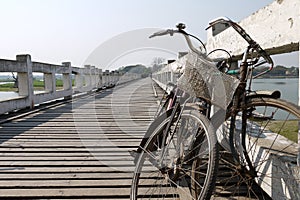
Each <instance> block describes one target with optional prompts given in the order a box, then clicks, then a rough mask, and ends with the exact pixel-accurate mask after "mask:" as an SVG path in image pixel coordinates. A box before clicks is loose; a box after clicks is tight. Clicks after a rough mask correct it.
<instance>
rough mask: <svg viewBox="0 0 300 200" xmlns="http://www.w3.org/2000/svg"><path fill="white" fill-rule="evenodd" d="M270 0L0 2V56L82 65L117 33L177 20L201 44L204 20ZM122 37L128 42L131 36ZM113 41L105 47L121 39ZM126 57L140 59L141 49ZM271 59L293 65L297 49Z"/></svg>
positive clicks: (235, 15) (238, 15)
mask: <svg viewBox="0 0 300 200" xmlns="http://www.w3.org/2000/svg"><path fill="white" fill-rule="evenodd" d="M272 1H273V0H251V1H241V0H229V1H224V0H210V1H201V0H187V1H179V0H109V1H107V0H26V1H24V0H0V24H1V33H0V34H1V37H0V44H1V47H0V58H1V59H12V60H13V59H15V56H16V55H18V54H30V55H31V58H32V60H33V61H39V62H46V63H53V64H60V63H62V62H65V61H71V63H72V66H83V65H84V64H89V63H87V61H89V60H91V59H90V58H91V57H93V56H94V57H95V56H98V59H100V57H101V56H100V57H99V52H100V53H101V52H103V51H98V55H95V51H97V49H98V50H99V47H101V48H104V47H105V44H107V43H108V41H109V42H111V41H112V40H114V41H116V40H115V38H118V37H119V36H120V35H124V34H125V35H126V33H128V32H130V33H132V31H133V32H134V33H136V31H138V32H139V30H148V32H149V31H150V30H155V29H154V28H170V27H174V25H175V24H177V23H178V22H184V23H185V24H186V25H187V27H188V30H189V32H190V33H193V34H194V35H197V36H199V37H200V38H202V39H203V40H204V42H205V40H206V32H205V28H206V27H207V24H208V22H209V21H210V20H212V19H214V18H216V17H219V16H227V17H229V18H231V19H233V20H235V21H240V20H242V19H243V18H245V17H247V16H249V15H251V14H252V13H254V12H255V11H257V10H258V9H259V8H262V7H264V6H266V5H268V4H270V3H271V2H272ZM148 32H147V33H148ZM141 33H144V32H139V34H141ZM149 33H150V32H149ZM128 40H129V41H127V43H128V44H129V43H130V42H131V43H132V42H133V43H134V42H135V37H130V38H128ZM103 44H104V45H103ZM113 44H114V45H113V49H111V51H114V49H119V48H122V47H121V45H122V44H123V43H119V44H118V43H113ZM102 50H105V49H102ZM149 51H153V49H152V50H149ZM130 55H131V57H134V56H135V55H136V56H137V57H139V58H140V57H142V52H140V54H130ZM162 55H164V54H163V53H162ZM122 56H123V55H121V56H119V57H122ZM274 58H275V59H276V60H275V61H277V60H278V61H279V63H278V64H285V65H288V66H289V65H294V66H298V53H293V54H290V55H289V56H288V57H287V56H283V57H282V56H281V57H274ZM91 64H94V65H97V64H98V63H91ZM99 65H100V64H99ZM101 65H102V66H101V68H105V66H103V65H105V64H101ZM120 65H121V63H120ZM115 67H116V66H115Z"/></svg>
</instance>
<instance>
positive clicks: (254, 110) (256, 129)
mask: <svg viewBox="0 0 300 200" xmlns="http://www.w3.org/2000/svg"><path fill="white" fill-rule="evenodd" d="M245 108H246V109H247V123H246V124H247V127H246V135H245V137H242V136H241V134H240V132H241V126H240V124H239V123H240V121H241V119H240V118H241V117H240V116H241V114H238V116H237V117H236V118H237V121H236V129H235V133H234V148H235V149H236V152H237V154H238V156H239V161H238V162H239V164H240V165H239V166H238V165H236V164H235V163H234V161H233V160H231V156H230V154H228V153H227V156H224V155H223V156H222V159H221V163H222V166H223V167H224V166H225V165H227V167H229V168H230V169H228V168H227V169H226V170H227V173H228V175H230V176H228V177H226V178H227V179H225V178H224V177H222V179H223V183H222V184H220V188H222V189H223V190H222V189H220V188H219V191H218V192H216V194H215V195H216V196H222V193H226V196H227V197H232V198H236V197H237V196H247V197H248V198H255V199H289V198H290V199H299V196H300V192H299V190H300V189H299V188H298V189H297V187H299V181H298V183H297V178H296V177H294V176H292V175H291V176H290V177H288V176H286V174H287V173H284V172H283V173H281V172H280V173H279V171H280V170H283V169H285V170H289V171H288V172H289V173H292V171H291V170H292V169H291V168H286V167H284V166H278V168H280V167H282V169H278V168H277V166H275V164H272V163H275V162H278V163H281V161H282V163H285V164H287V163H288V164H289V166H290V167H291V166H293V165H294V166H295V165H296V159H297V149H298V147H297V143H296V138H297V134H298V124H299V119H300V109H299V106H296V105H294V104H292V103H290V102H287V101H284V100H282V99H273V98H263V97H257V98H250V99H248V102H247V104H246V106H245ZM227 117H228V116H227ZM229 124H230V120H227V121H226V122H225V123H224V124H223V125H222V129H223V130H222V131H221V132H222V134H228V127H229ZM287 126H288V127H287ZM217 132H218V134H220V129H218V131H217ZM287 132H289V133H293V134H294V137H295V139H294V141H292V139H287V138H286V137H287V136H288V137H290V136H291V135H285V134H286V133H287ZM226 137H227V136H225V137H224V138H226ZM243 142H244V144H245V148H244V147H243V145H242V144H243ZM221 143H222V142H221ZM225 143H226V142H225ZM227 143H228V141H227ZM223 144H224V143H223ZM223 147H224V148H225V149H227V151H228V146H226V145H223ZM225 154H226V152H225ZM247 157H248V158H249V160H250V162H247ZM287 159H288V161H287V162H285V161H284V160H287ZM249 163H250V164H249ZM223 164H224V165H223ZM226 170H225V171H226ZM274 170H277V171H274ZM233 180H234V181H233ZM233 182H235V183H234V184H233ZM280 184H281V186H280ZM284 185H285V186H284Z"/></svg>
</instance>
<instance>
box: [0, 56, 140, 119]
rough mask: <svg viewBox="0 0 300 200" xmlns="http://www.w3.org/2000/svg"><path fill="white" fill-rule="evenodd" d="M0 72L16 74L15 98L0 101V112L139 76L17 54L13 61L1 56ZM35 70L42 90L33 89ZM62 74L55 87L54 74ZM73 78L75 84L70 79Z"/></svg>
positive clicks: (138, 76) (126, 80) (69, 95)
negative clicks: (57, 62)
mask: <svg viewBox="0 0 300 200" xmlns="http://www.w3.org/2000/svg"><path fill="white" fill-rule="evenodd" d="M0 72H6V73H7V72H14V73H17V77H18V93H19V96H18V97H14V98H8V99H5V100H1V101H0V114H4V113H7V112H10V111H13V110H19V109H23V108H27V107H28V108H33V107H34V105H36V104H41V103H44V102H48V101H52V100H55V99H59V98H64V99H70V98H72V95H73V94H76V93H82V92H90V91H93V90H96V89H99V88H102V87H108V86H112V85H116V84H121V83H125V82H128V81H131V80H134V79H138V78H140V77H141V76H140V75H138V74H133V73H126V74H121V73H119V72H117V71H112V72H109V71H108V70H106V71H105V72H102V70H101V69H98V68H95V67H94V66H90V65H85V66H84V68H79V67H72V66H71V63H70V62H64V63H62V65H53V64H48V63H40V62H32V61H31V56H30V55H17V57H16V60H3V59H0ZM34 73H42V74H43V78H44V91H35V90H34V86H33V76H34ZM57 75H60V76H61V77H62V82H63V87H62V88H60V89H58V88H56V76H57ZM72 79H74V83H75V85H74V87H72V82H73V80H72Z"/></svg>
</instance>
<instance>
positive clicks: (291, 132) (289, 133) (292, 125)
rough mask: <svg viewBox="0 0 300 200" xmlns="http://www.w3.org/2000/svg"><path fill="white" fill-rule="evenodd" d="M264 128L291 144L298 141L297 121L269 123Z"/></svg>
mask: <svg viewBox="0 0 300 200" xmlns="http://www.w3.org/2000/svg"><path fill="white" fill-rule="evenodd" d="M266 128H267V129H269V130H270V131H272V132H274V133H280V134H281V135H282V136H284V137H286V138H288V139H289V140H292V141H293V142H296V143H297V141H298V120H289V121H278V120H277V121H270V122H269V123H268V125H267V127H266Z"/></svg>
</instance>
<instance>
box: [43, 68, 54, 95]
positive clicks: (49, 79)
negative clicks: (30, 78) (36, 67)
mask: <svg viewBox="0 0 300 200" xmlns="http://www.w3.org/2000/svg"><path fill="white" fill-rule="evenodd" d="M44 84H45V91H46V92H55V91H56V79H55V73H54V72H52V73H45V74H44Z"/></svg>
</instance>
